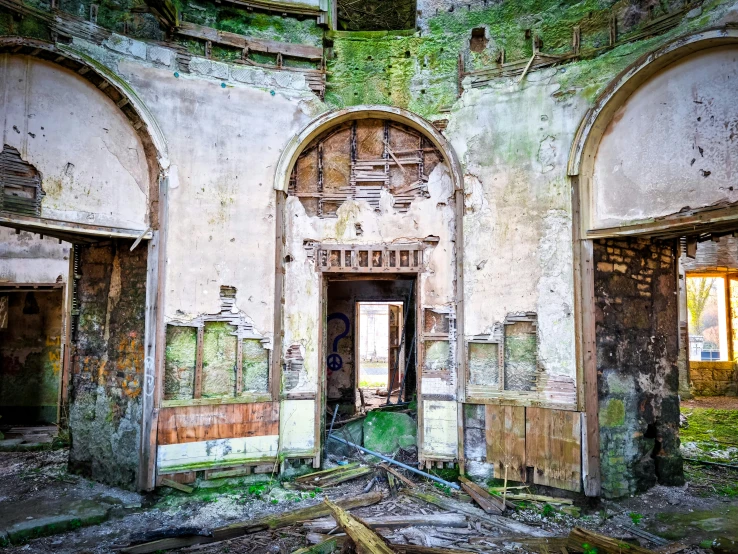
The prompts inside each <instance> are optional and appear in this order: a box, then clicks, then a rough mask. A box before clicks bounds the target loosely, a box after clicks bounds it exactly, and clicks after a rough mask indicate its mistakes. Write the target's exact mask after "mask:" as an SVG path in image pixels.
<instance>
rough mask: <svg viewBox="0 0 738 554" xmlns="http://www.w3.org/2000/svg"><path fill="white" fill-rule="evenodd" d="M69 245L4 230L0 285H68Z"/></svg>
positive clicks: (0, 240)
mask: <svg viewBox="0 0 738 554" xmlns="http://www.w3.org/2000/svg"><path fill="white" fill-rule="evenodd" d="M68 273H69V244H68V243H62V244H59V241H58V240H57V239H55V238H51V237H44V238H41V237H39V236H38V235H36V234H34V233H28V232H25V231H22V232H20V233H18V234H16V232H15V229H9V228H7V227H0V283H3V282H5V283H66V282H67V274H68Z"/></svg>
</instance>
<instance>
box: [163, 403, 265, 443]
mask: <svg viewBox="0 0 738 554" xmlns="http://www.w3.org/2000/svg"><path fill="white" fill-rule="evenodd" d="M278 433H279V403H278V402H260V403H254V404H217V405H209V406H178V407H171V408H162V409H161V411H160V412H159V423H158V428H157V442H158V444H160V445H164V444H181V443H186V442H199V441H206V440H214V439H225V438H235V437H255V436H263V435H276V434H278Z"/></svg>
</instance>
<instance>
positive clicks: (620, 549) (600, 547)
mask: <svg viewBox="0 0 738 554" xmlns="http://www.w3.org/2000/svg"><path fill="white" fill-rule="evenodd" d="M584 544H588V545H589V546H590V548H596V549H597V552H598V553H599V554H622V553H624V552H628V554H653V552H654V551H653V550H649V549H647V548H643V547H640V546H638V545H635V544H632V543H629V542H623V541H621V540H618V539H614V538H612V537H608V536H606V535H600V534H599V533H595V532H594V531H589V530H586V529H581V528H579V527H575V528H574V529H572V530H571V532H570V533H569V540H568V542H567V548H568V549H569V550H571V551H572V552H583V551H584V548H583V545H584Z"/></svg>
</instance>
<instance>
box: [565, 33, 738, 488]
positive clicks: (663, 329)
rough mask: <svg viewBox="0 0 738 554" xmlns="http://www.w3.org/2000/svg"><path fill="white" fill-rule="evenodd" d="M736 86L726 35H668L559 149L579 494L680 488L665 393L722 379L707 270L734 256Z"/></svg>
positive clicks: (725, 280) (675, 436) (724, 346)
mask: <svg viewBox="0 0 738 554" xmlns="http://www.w3.org/2000/svg"><path fill="white" fill-rule="evenodd" d="M737 81H738V32H736V31H735V30H734V29H713V30H707V31H704V32H700V33H697V34H694V35H689V36H685V37H681V38H679V39H676V40H674V41H673V42H671V43H669V44H667V45H665V46H664V47H662V48H660V49H658V50H656V51H654V52H652V53H649V54H647V55H645V56H643V57H642V58H641V59H639V60H638V61H637V62H635V63H634V64H633V65H632V66H631V67H629V68H628V69H626V70H625V71H624V72H623V73H621V74H620V75H619V76H618V77H617V78H616V79H615V80H614V81H613V82H612V84H611V85H610V86H609V87H608V88H607V89H606V90H605V91H604V93H603V94H602V95H601V96H600V98H599V99H598V100H597V101H596V102H595V105H594V106H593V107H592V108H591V109H590V111H589V112H588V114H587V116H586V117H585V119H584V121H583V122H582V124H581V125H580V127H579V131H578V133H577V135H576V138H575V142H574V144H573V146H572V150H571V155H570V160H569V175H570V176H571V178H572V184H573V188H574V191H573V193H574V194H573V198H574V212H575V216H576V217H577V219H575V224H574V231H573V232H574V236H573V239H574V251H575V256H576V265H575V276H576V279H577V281H578V283H577V289H576V292H577V298H576V301H577V306H578V308H579V309H578V310H577V311H578V313H579V314H580V318H579V319H578V321H577V324H578V336H579V337H581V340H580V343H579V345H578V347H579V365H580V367H581V368H582V371H583V372H584V382H585V392H584V395H585V399H586V411H587V414H588V422H592V423H594V425H596V426H597V427H598V429H597V432H595V433H589V434H588V451H589V466H590V468H589V469H590V471H589V482H588V483H587V485H588V490H587V492H588V494H598V493H599V492H600V487H601V492H602V494H603V495H605V496H622V495H625V494H632V492H633V491H636V490H640V489H643V488H646V487H649V486H651V485H652V484H654V483H656V482H659V483H662V484H679V483H682V482H683V480H684V473H683V469H682V457H681V454H680V449H679V406H680V399H679V396H680V395H681V396H682V398H683V397H684V396H685V395H688V394H689V389H690V381H692V382H693V381H694V379H695V377H699V378H700V379H701V377H702V376H703V375H704V374H709V375H711V376H713V378H714V377H715V376H716V375H718V374H719V375H720V381H728V380H730V379H733V378H734V377H733V376H734V374H735V360H734V356H733V350H734V349H733V345H732V342H731V340H729V336H730V335H731V331H730V329H731V328H732V315H731V314H732V311H733V309H732V305H731V297H730V290H731V287H730V270H731V268H730V267H724V268H718V267H715V263H717V262H716V258H720V259H721V260H723V262H724V261H725V260H732V259H734V258H735V256H733V253H732V252H728V251H727V250H729V249H731V248H734V247H735V245H734V244H733V243H731V242H730V240H731V239H729V237H728V236H729V235H731V234H732V233H733V232H735V231H736V230H738V204H736V201H737V200H738V197H736V195H735V192H734V191H733V184H734V183H735V180H736V177H737V176H738V158H736V156H735V152H736V147H737V146H738V133H736V132H735V131H734V130H733V129H735V126H736V122H737V121H738V89H736V87H735V82H737ZM715 243H717V247H716V244H715ZM718 254H720V255H718ZM721 269H722V270H725V271H723V273H721V274H720V275H718V274H716V273H715V271H717V270H721ZM707 281H709V286H705V285H706V282H707ZM690 283H692V284H694V285H695V286H694V287H692V289H694V290H693V291H692V293H690V286H689V285H690ZM695 290H701V291H702V293H704V297H705V301H706V302H707V303H708V304H709V305H710V306H711V308H710V309H712V310H713V311H714V312H715V314H714V316H715V318H714V319H715V320H716V322H714V323H715V325H712V327H714V329H713V328H712V327H711V328H710V329H708V330H709V331H711V332H712V331H714V332H713V333H712V335H710V336H711V337H712V336H713V335H714V337H713V338H714V339H715V340H711V341H709V342H710V344H709V346H710V348H709V349H708V350H709V351H705V352H706V355H707V357H710V358H711V359H709V360H707V359H705V360H703V359H702V351H701V349H700V353H699V358H700V359H699V360H697V359H695V357H697V356H698V354H697V350H698V349H697V348H696V343H697V342H700V340H702V341H703V343H704V339H705V337H704V336H703V335H704V333H703V332H702V331H704V329H702V327H705V325H706V324H705V325H703V324H702V322H701V320H700V321H692V319H694V317H693V316H691V315H690V309H689V308H690V302H692V303H694V294H695V293H694V291H695ZM690 296H691V297H692V298H693V300H690ZM698 296H699V295H698ZM710 299H711V300H712V301H710ZM721 314H722V317H721ZM718 320H719V321H718ZM708 327H709V326H708ZM708 334H709V333H708ZM697 335H700V336H697ZM690 344H693V349H692V351H690V346H689V345H690ZM712 357H714V358H715V359H714V360H713V359H712ZM702 369H705V370H706V371H705V372H704V373H703V372H701V370H702ZM716 372H717V373H716ZM693 388H694V387H693ZM733 388H734V387H733ZM602 414H606V415H605V417H602ZM618 414H622V417H621V416H620V415H618ZM634 437H642V438H634ZM649 441H650V442H649ZM654 445H655V446H654ZM612 452H623V453H625V454H624V455H623V456H620V457H618V458H617V459H614V458H613V457H612V455H611V454H610V455H608V453H612ZM613 460H615V461H613ZM618 475H632V476H633V477H630V478H628V479H627V480H622V479H620V478H618Z"/></svg>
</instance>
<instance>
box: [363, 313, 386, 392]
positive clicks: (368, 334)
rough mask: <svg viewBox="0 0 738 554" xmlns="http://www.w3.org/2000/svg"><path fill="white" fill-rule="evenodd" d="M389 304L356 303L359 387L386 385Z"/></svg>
mask: <svg viewBox="0 0 738 554" xmlns="http://www.w3.org/2000/svg"><path fill="white" fill-rule="evenodd" d="M389 308H390V306H389V304H376V303H368V302H362V303H361V304H359V387H361V388H367V387H387V377H388V374H389V364H390V359H389V331H390V329H389V317H390V309H389Z"/></svg>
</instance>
